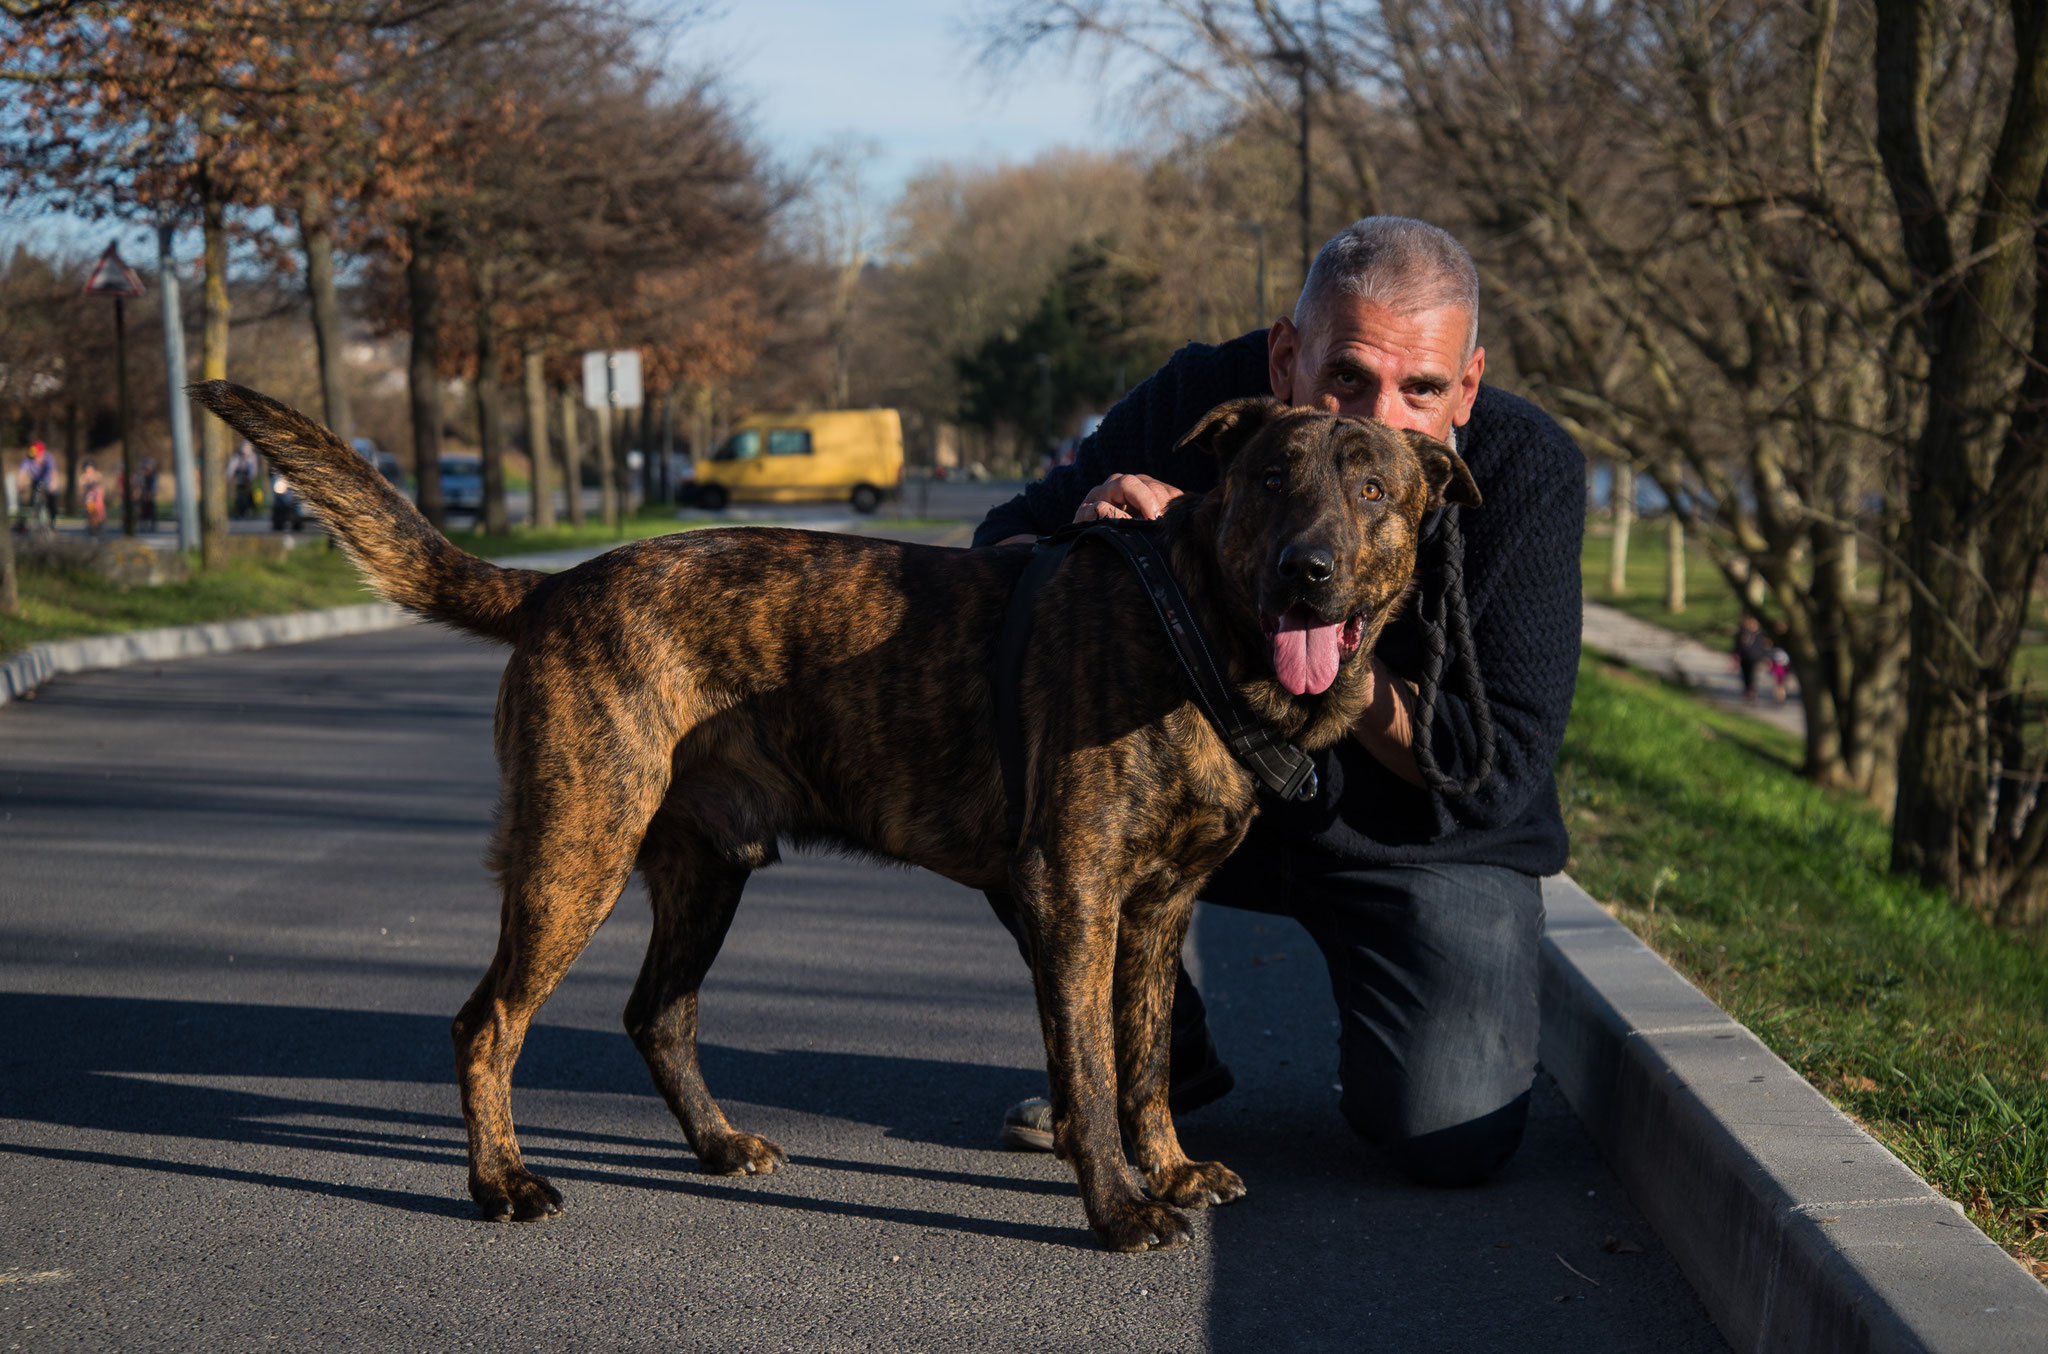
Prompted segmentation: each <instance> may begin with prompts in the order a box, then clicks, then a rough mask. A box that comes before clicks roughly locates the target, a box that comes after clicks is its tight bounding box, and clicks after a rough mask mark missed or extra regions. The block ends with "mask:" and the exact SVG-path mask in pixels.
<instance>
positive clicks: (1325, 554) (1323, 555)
mask: <svg viewBox="0 0 2048 1354" xmlns="http://www.w3.org/2000/svg"><path fill="white" fill-rule="evenodd" d="M1336 572H1337V557H1336V556H1335V555H1333V554H1331V553H1330V552H1329V551H1328V550H1326V549H1324V548H1323V547H1322V546H1320V545H1303V544H1301V543H1300V542H1299V541H1297V542H1295V543H1294V544H1293V545H1290V546H1288V547H1287V548H1286V549H1285V550H1282V551H1281V552H1280V576H1281V577H1282V578H1284V579H1287V580H1288V581H1289V582H1292V581H1294V580H1295V579H1297V578H1300V579H1306V580H1307V581H1309V582H1310V583H1327V582H1329V581H1330V575H1331V574H1334V573H1336Z"/></svg>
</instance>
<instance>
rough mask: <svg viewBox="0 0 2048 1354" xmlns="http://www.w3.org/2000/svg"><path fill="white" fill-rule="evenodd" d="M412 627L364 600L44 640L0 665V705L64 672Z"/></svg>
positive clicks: (398, 614)
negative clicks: (278, 613)
mask: <svg viewBox="0 0 2048 1354" xmlns="http://www.w3.org/2000/svg"><path fill="white" fill-rule="evenodd" d="M411 623H412V617H410V616H408V615H407V614H406V613H405V612H403V611H400V610H399V609H398V608H397V607H395V606H393V605H391V604H390V603H389V602H364V603H361V604H359V605H356V606H340V607H334V608H332V609H331V610H327V611H294V612H290V613H287V614H286V615H282V616H251V617H248V618H247V619H244V620H239V621H212V622H209V623H207V624H205V625H173V626H166V627H165V628H163V629H161V630H130V631H128V632H127V633H125V634H119V635H90V636H87V637H86V638H83V639H53V640H46V641H44V642H43V643H41V644H31V645H29V646H28V647H27V648H26V649H23V650H22V651H21V652H20V653H18V654H16V655H15V656H14V657H12V658H10V659H8V660H7V661H6V662H4V663H0V705H5V704H6V703H7V702H8V701H11V700H19V699H21V698H22V697H23V696H26V695H27V694H28V693H29V692H31V691H34V690H35V689H36V688H37V687H38V686H41V685H42V684H43V683H44V682H47V681H49V680H50V679H51V678H52V677H57V676H61V675H63V674H65V673H67V672H97V671H100V670H101V669H103V668H124V667H129V666H131V665H133V664H137V663H163V662H168V661H170V660H172V659H177V658H201V657H204V656H205V655H207V654H223V653H234V652H235V651H237V650H240V649H264V648H268V647H270V646H271V645H273V644H300V643H304V642H305V641H307V640H312V639H333V638H335V637H336V636H339V635H360V634H365V633H367V632H369V631H372V630H389V629H392V628H393V627H394V626H400V625H409V624H411Z"/></svg>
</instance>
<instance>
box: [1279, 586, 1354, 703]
mask: <svg viewBox="0 0 2048 1354" xmlns="http://www.w3.org/2000/svg"><path fill="white" fill-rule="evenodd" d="M1343 630H1344V627H1343V625H1341V624H1338V625H1324V624H1323V623H1322V622H1321V621H1320V620H1319V619H1317V617H1316V614H1315V613H1314V612H1313V611H1310V610H1309V609H1308V608H1307V607H1305V606H1298V605H1297V606H1291V607H1289V608H1287V610H1286V611H1284V612H1282V613H1281V616H1280V629H1279V631H1278V633H1276V634H1275V635H1274V636H1273V672H1274V674H1275V675H1276V676H1278V677H1279V678H1280V685H1282V686H1284V687H1286V688H1287V689H1288V690H1289V691H1291V692H1293V693H1294V694H1295V695H1297V696H1306V695H1308V694H1310V693H1311V692H1314V693H1317V694H1320V693H1322V692H1325V691H1328V690H1329V689H1330V683H1332V682H1334V681H1336V680H1337V659H1338V656H1339V654H1338V649H1339V637H1340V636H1341V635H1342V633H1343Z"/></svg>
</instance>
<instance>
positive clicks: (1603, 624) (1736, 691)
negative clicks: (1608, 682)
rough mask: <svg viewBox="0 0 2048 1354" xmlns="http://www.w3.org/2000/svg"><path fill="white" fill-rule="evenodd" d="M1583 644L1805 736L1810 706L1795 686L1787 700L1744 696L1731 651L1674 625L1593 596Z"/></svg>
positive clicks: (1720, 704) (1723, 705)
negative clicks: (1647, 618)
mask: <svg viewBox="0 0 2048 1354" xmlns="http://www.w3.org/2000/svg"><path fill="white" fill-rule="evenodd" d="M1585 646H1586V647H1587V648H1589V649H1593V650H1595V651H1597V652H1599V653H1603V654H1606V655H1607V656H1608V657H1610V658H1619V659H1621V660H1622V661H1623V662H1625V663H1628V664H1631V665H1633V666H1635V667H1639V668H1642V669H1643V670H1644V671H1646V672H1654V673H1656V674H1657V675H1658V676H1660V677H1669V678H1671V679H1672V680H1673V681H1675V682H1677V683H1678V684H1679V685H1681V686H1685V687H1689V688H1691V689H1692V690H1693V691H1694V692H1695V693H1697V694H1698V695H1699V696H1700V697H1701V698H1702V699H1704V700H1708V701H1711V702H1713V703H1714V704H1716V705H1718V706H1720V707H1722V708H1723V709H1726V710H1736V711H1740V712H1741V713H1743V714H1745V715H1752V716H1754V717H1755V718H1757V719H1761V720H1762V721H1764V723H1766V724H1774V725H1776V726H1777V727H1778V728H1781V729H1783V730H1784V731H1785V732H1787V733H1790V734H1796V735H1798V736H1800V737H1802V738H1803V737H1805V736H1806V711H1805V710H1804V709H1803V708H1801V706H1800V704H1799V701H1798V697H1797V694H1796V692H1795V693H1794V694H1793V695H1792V696H1790V697H1789V698H1788V699H1787V700H1786V702H1785V703H1784V704H1783V705H1779V704H1777V703H1776V702H1774V701H1772V700H1770V699H1769V698H1768V697H1766V698H1764V699H1761V700H1759V701H1757V702H1756V703H1755V704H1754V705H1752V704H1750V703H1749V702H1747V701H1745V700H1743V699H1742V682H1741V680H1740V679H1738V678H1737V677H1736V675H1735V672H1734V670H1733V669H1731V668H1730V667H1729V666H1728V654H1727V651H1726V650H1723V649H1712V648H1708V647H1707V646H1706V645H1704V644H1702V643H1700V642H1699V641H1698V640H1696V639H1693V638H1691V637H1690V636H1687V635H1681V634H1679V633H1678V632H1677V631H1675V630H1666V629H1665V628H1664V627H1663V626H1661V625H1653V624H1651V623H1650V622H1649V621H1643V620H1637V619H1636V618H1635V617H1634V616H1631V615H1629V614H1628V613H1627V612H1625V611H1620V610H1617V609H1616V608H1614V607H1611V606H1607V605H1605V604H1604V603H1601V602H1596V601H1594V600H1593V599H1592V598H1590V597H1589V598H1587V599H1586V629H1585Z"/></svg>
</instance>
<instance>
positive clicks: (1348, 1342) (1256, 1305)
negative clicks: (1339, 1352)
mask: <svg viewBox="0 0 2048 1354" xmlns="http://www.w3.org/2000/svg"><path fill="white" fill-rule="evenodd" d="M1196 938H1197V946H1198V952H1199V954H1200V957H1201V964H1202V978H1201V987H1202V992H1203V995H1204V997H1205V998H1206V999H1207V1002H1208V1005H1209V1010H1210V1024H1211V1027H1212V1029H1213V1031H1214V1033H1215V1036H1216V1039H1217V1042H1218V1045H1219V1046H1220V1049H1221V1052H1222V1054H1223V1057H1224V1059H1225V1060H1226V1061H1227V1062H1229V1064H1230V1066H1231V1069H1232V1071H1233V1072H1234V1073H1235V1074H1236V1076H1237V1079H1238V1085H1237V1089H1236V1090H1235V1091H1234V1092H1233V1093H1232V1094H1231V1095H1229V1096H1228V1097H1226V1098H1225V1099H1223V1100H1222V1101H1220V1102H1218V1103H1217V1104H1215V1105H1213V1106H1211V1107H1209V1108H1207V1109H1205V1110H1202V1111H1201V1112H1199V1113H1197V1114H1194V1115H1190V1116H1187V1117H1186V1119H1185V1120H1184V1121H1183V1122H1182V1124H1181V1140H1182V1144H1183V1146H1184V1147H1185V1148H1186V1149H1187V1151H1188V1153H1189V1155H1191V1156H1194V1157H1196V1158H1198V1159H1207V1158H1213V1159H1216V1160H1221V1161H1223V1162H1225V1163H1227V1164H1228V1165H1230V1166H1231V1167H1233V1168H1234V1169H1236V1170H1237V1171H1238V1172H1239V1173H1240V1174H1241V1175H1243V1176H1244V1179H1245V1183H1246V1185H1247V1187H1248V1189H1249V1193H1248V1194H1247V1195H1246V1197H1245V1199H1244V1200H1243V1201H1241V1202H1239V1203H1236V1204H1233V1205H1231V1206H1230V1207H1227V1208H1223V1209H1218V1210H1214V1218H1213V1220H1212V1223H1211V1227H1212V1231H1211V1233H1210V1241H1209V1249H1210V1253H1211V1255H1212V1256H1213V1262H1212V1263H1213V1274H1212V1295H1211V1299H1210V1304H1209V1330H1208V1347H1209V1348H1210V1349H1212V1350H1218V1351H1230V1350H1256V1351H1258V1352H1259V1354H1282V1352H1283V1351H1293V1350H1301V1351H1311V1350H1315V1351H1321V1350H1329V1349H1340V1348H1341V1349H1386V1350H1475V1351H1477V1350H1487V1351H1491V1350H1500V1349H1514V1350H1517V1351H1557V1354H1593V1352H1594V1351H1614V1354H1624V1352H1626V1354H1640V1352H1641V1351H1643V1350H1647V1349H1655V1350H1657V1351H1659V1354H1678V1352H1679V1351H1694V1350H1698V1351H1709V1350H1715V1351H1719V1350H1725V1349H1726V1346H1725V1345H1724V1344H1723V1342H1722V1341H1721V1338H1720V1336H1719V1335H1718V1333H1716V1332H1715V1330H1714V1328H1713V1326H1712V1324H1711V1323H1710V1322H1709V1321H1708V1319H1707V1316H1706V1313H1705V1311H1704V1309H1702V1308H1701V1307H1700V1305H1699V1301H1698V1299H1697V1298H1696V1297H1695V1296H1694V1295H1693V1293H1692V1290H1691V1289H1690V1288H1689V1287H1687V1285H1686V1283H1685V1281H1684V1279H1683V1277H1682V1276H1681V1275H1680V1274H1679V1273H1678V1269H1677V1266H1676V1264H1675V1263H1674V1262H1673V1261H1672V1260H1671V1258H1670V1256H1669V1255H1668V1254H1667V1253H1666V1252H1665V1251H1664V1249H1663V1246H1662V1244H1661V1243H1660V1242H1659V1241H1658V1239H1657V1238H1656V1236H1655V1234H1654V1233H1652V1232H1650V1230H1649V1228H1648V1227H1647V1226H1646V1225H1645V1224H1644V1223H1643V1222H1642V1220H1641V1218H1640V1216H1639V1215H1638V1214H1637V1213H1636V1211H1635V1209H1634V1208H1633V1206H1631V1205H1630V1204H1629V1202H1628V1200H1627V1199H1626V1197H1625V1196H1624V1195H1623V1194H1622V1192H1621V1190H1620V1187H1619V1186H1618V1185H1616V1184H1615V1182H1614V1178H1613V1176H1612V1175H1610V1174H1609V1173H1608V1171H1607V1169H1606V1167H1605V1166H1604V1165H1603V1164H1602V1163H1601V1161H1600V1160H1599V1157H1598V1155H1597V1153H1596V1152H1595V1151H1594V1149H1593V1146H1592V1143H1591V1140H1590V1139H1588V1138H1587V1136H1586V1134H1585V1132H1584V1130H1583V1129H1582V1128H1581V1127H1580V1126H1579V1123H1578V1120H1577V1119H1575V1118H1574V1117H1572V1114H1571V1111H1570V1109H1569V1108H1568V1107H1567V1106H1566V1105H1565V1103H1564V1101H1563V1099H1562V1097H1561V1096H1560V1095H1559V1094H1558V1093H1557V1090H1556V1088H1555V1087H1554V1086H1553V1085H1552V1084H1551V1082H1550V1080H1549V1078H1548V1077H1541V1076H1539V1078H1538V1080H1537V1085H1536V1093H1535V1096H1534V1100H1533V1104H1532V1108H1531V1112H1530V1123H1529V1129H1528V1134H1527V1136H1526V1138H1525V1139H1524V1143H1523V1146H1522V1149H1521V1151H1520V1153H1519V1154H1518V1155H1517V1156H1516V1157H1515V1158H1514V1159H1513V1160H1512V1161H1510V1162H1509V1163H1508V1165H1507V1167H1506V1168H1505V1169H1504V1170H1503V1171H1502V1172H1501V1173H1500V1175H1499V1176H1497V1177H1496V1178H1495V1179H1494V1180H1492V1181H1490V1182H1488V1183H1487V1184H1484V1185H1481V1186H1478V1187H1476V1188H1471V1189H1431V1188H1426V1187H1422V1186H1418V1185H1414V1184H1411V1183H1409V1182H1408V1181H1407V1180H1406V1179H1405V1178H1404V1177H1403V1176H1402V1175H1401V1174H1400V1173H1399V1172H1398V1171H1396V1170H1395V1169H1394V1168H1393V1167H1392V1166H1391V1165H1390V1164H1388V1163H1387V1162H1386V1161H1385V1159H1384V1158H1382V1157H1381V1156H1380V1155H1379V1154H1378V1153H1377V1152H1376V1151H1375V1150H1374V1149H1373V1148H1371V1147H1370V1146H1369V1145H1367V1144H1366V1143H1365V1142H1364V1141H1363V1140H1361V1139H1360V1138H1359V1137H1357V1136H1356V1135H1355V1134H1354V1133H1353V1132H1352V1130H1351V1128H1350V1125H1349V1124H1347V1123H1346V1122H1345V1120H1344V1118H1343V1117H1342V1115H1341V1114H1339V1112H1338V1109H1337V1089H1336V1086H1335V1084H1334V1083H1335V1081H1336V1063H1337V1058H1336V1029H1335V1010H1334V1007H1333V1004H1332V1001H1331V996H1330V986H1329V977H1328V972H1327V970H1326V969H1325V967H1324V964H1323V959H1322V955H1321V953H1320V952H1319V951H1318V950H1317V948H1316V946H1315V943H1314V942H1313V941H1312V940H1311V939H1310V938H1309V936H1308V934H1307V932H1306V931H1304V930H1302V928H1301V927H1300V926H1299V925H1297V924H1296V923H1294V922H1292V921H1290V920H1286V919H1284V918H1278V917H1272V916H1266V915H1263V914H1258V913H1251V912H1243V911H1235V910H1232V909H1229V908H1223V907H1213V906H1206V905H1205V906H1204V907H1203V908H1202V916H1201V925H1200V927H1199V929H1198V931H1197V933H1196ZM1610 1245H1611V1246H1612V1247H1613V1248H1614V1249H1613V1250H1611V1251H1610V1250H1609V1249H1606V1247H1607V1246H1610Z"/></svg>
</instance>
